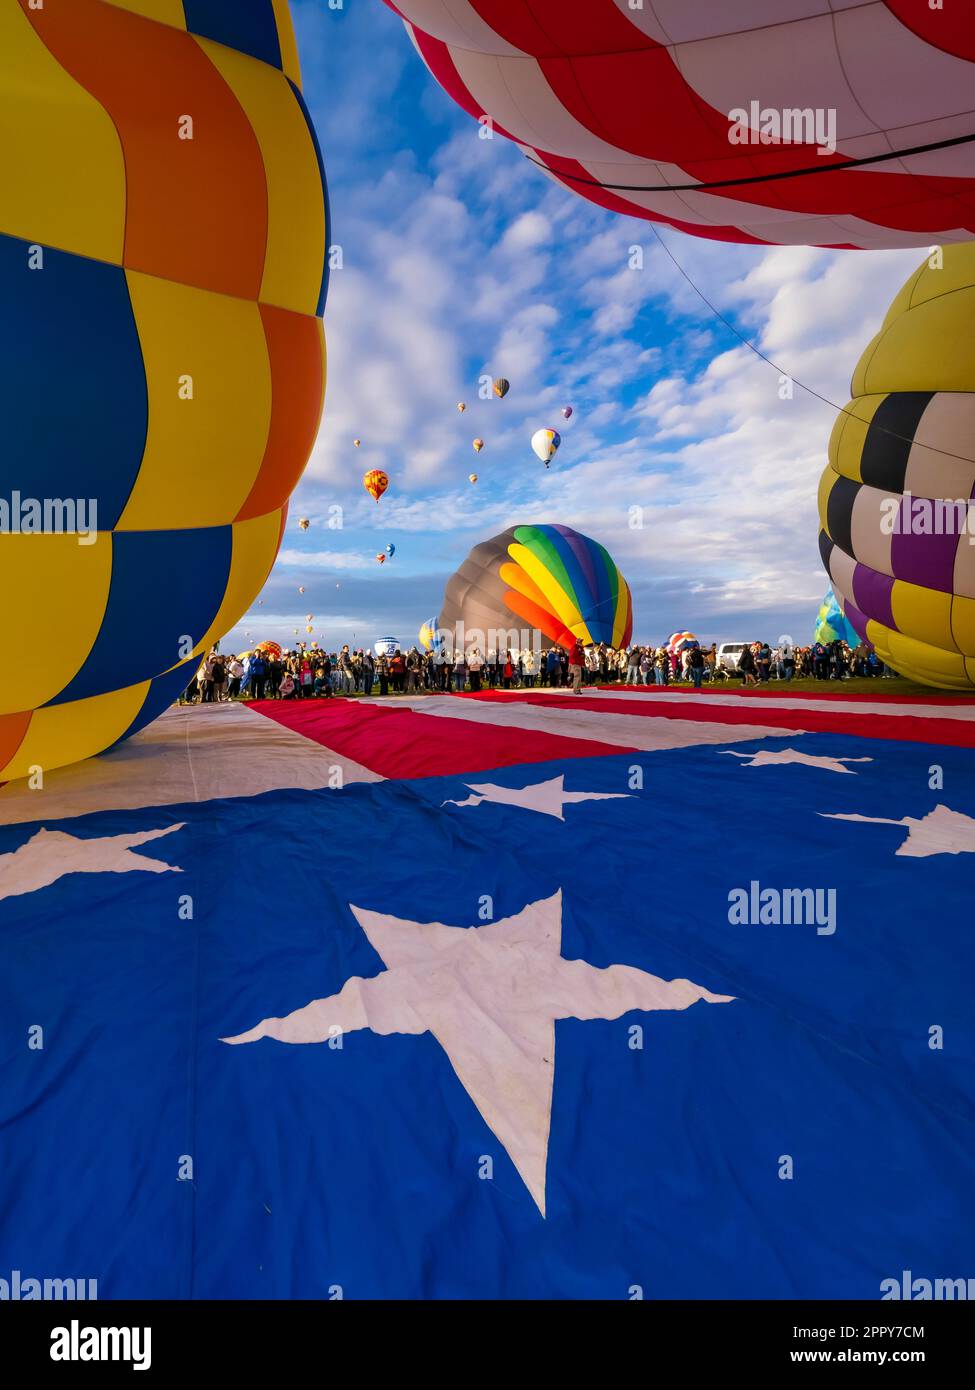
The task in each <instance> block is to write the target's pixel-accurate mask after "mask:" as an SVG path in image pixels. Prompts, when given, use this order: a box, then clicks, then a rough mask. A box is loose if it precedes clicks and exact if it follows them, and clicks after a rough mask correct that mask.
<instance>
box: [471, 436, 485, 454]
mask: <svg viewBox="0 0 975 1390" xmlns="http://www.w3.org/2000/svg"><path fill="white" fill-rule="evenodd" d="M483 448H484V440H483V439H475V440H474V444H473V449H474V452H475V454H479V453H480V452H481V450H482V449H483Z"/></svg>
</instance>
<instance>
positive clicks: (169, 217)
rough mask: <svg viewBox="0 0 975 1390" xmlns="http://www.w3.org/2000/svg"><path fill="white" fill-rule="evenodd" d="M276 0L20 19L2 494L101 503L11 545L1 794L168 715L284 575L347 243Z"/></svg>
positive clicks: (1, 58)
mask: <svg viewBox="0 0 975 1390" xmlns="http://www.w3.org/2000/svg"><path fill="white" fill-rule="evenodd" d="M259 9H260V13H261V17H262V22H261V23H259V24H252V23H247V24H242V23H240V22H239V20H238V15H237V11H236V8H235V7H230V6H225V5H220V6H215V5H209V4H207V5H202V6H201V5H189V4H187V5H185V6H184V5H179V4H175V5H173V4H166V5H158V4H153V5H146V4H131V3H130V4H126V5H119V4H105V3H100V2H99V0H71V3H70V4H46V5H44V6H36V7H29V6H27V5H18V4H11V3H7V4H4V5H3V6H2V7H0V10H2V17H0V141H2V145H3V149H4V159H3V193H2V198H0V303H2V305H3V320H4V340H5V343H6V344H7V345H8V350H7V351H6V352H5V354H4V360H3V368H2V371H0V418H2V420H3V447H2V449H0V497H4V498H11V497H17V496H19V497H21V498H25V499H29V498H65V499H68V498H83V499H85V504H84V506H83V507H82V508H80V509H79V511H78V512H77V513H76V515H75V517H74V519H73V522H72V518H71V517H70V516H67V517H61V518H60V519H59V521H58V523H57V529H55V526H54V525H53V524H52V522H51V521H50V520H48V522H47V524H46V527H45V523H44V521H43V520H42V519H38V518H36V517H31V516H30V515H28V516H26V517H21V516H17V517H12V518H10V521H11V523H12V524H10V525H6V526H4V528H3V534H0V592H2V593H4V594H10V593H16V595H17V602H16V604H6V605H5V608H4V641H5V643H6V644H7V645H8V648H9V649H10V650H16V651H20V652H23V651H28V650H32V649H35V648H36V645H37V641H38V633H43V634H44V659H43V660H40V661H32V662H28V663H26V665H25V664H24V663H23V662H13V663H7V665H6V668H5V669H4V670H3V671H2V672H0V781H9V780H12V779H15V778H19V777H22V776H24V775H25V774H26V773H27V772H28V770H29V769H30V768H32V767H35V766H39V767H42V768H44V769H45V770H48V769H51V768H55V767H58V766H61V765H63V764H66V763H72V762H76V761H78V760H79V759H82V758H86V757H88V756H90V755H92V754H95V753H99V752H101V751H102V750H104V749H105V748H107V747H109V746H110V745H112V744H114V743H115V742H117V741H118V740H119V739H121V738H124V737H126V736H127V735H129V734H132V733H134V732H135V731H136V730H137V729H140V728H142V727H143V726H144V725H146V724H147V723H149V722H150V720H152V719H153V718H155V716H156V715H157V714H159V713H160V712H161V711H162V710H163V709H164V708H165V707H166V706H167V705H168V704H170V703H171V702H172V700H173V699H174V698H175V697H176V695H177V694H178V693H179V692H180V691H181V690H182V689H183V688H184V687H185V686H186V684H187V683H188V681H189V679H190V677H191V676H192V674H193V672H194V670H195V669H196V667H197V665H198V664H199V658H200V655H201V654H203V653H205V652H206V651H208V650H209V648H210V647H211V646H212V645H213V643H214V642H215V641H217V640H218V639H219V638H220V637H221V636H222V635H223V634H224V633H226V632H227V631H228V630H229V629H230V628H232V627H233V626H234V624H235V623H236V622H237V621H238V620H239V618H240V616H241V614H242V613H244V612H245V611H246V610H247V608H248V607H249V606H250V604H251V602H252V601H253V599H254V597H255V595H256V594H257V593H258V591H259V590H260V588H261V586H262V585H263V583H264V581H265V579H266V578H267V575H268V572H269V570H270V569H271V566H272V564H273V563H274V558H275V555H276V553H277V549H278V544H279V540H280V536H281V530H282V527H283V525H284V521H285V516H286V509H287V501H288V497H289V495H290V493H291V492H292V490H293V488H294V486H295V484H296V483H297V481H298V479H299V477H300V475H301V472H302V470H303V468H304V466H305V463H306V462H307V459H308V455H309V453H310V451H311V447H312V444H313V443H314V440H315V436H316V433H317V430H318V424H319V418H320V414H321V406H322V396H323V387H324V371H325V365H324V338H323V332H322V324H321V315H322V312H323V308H324V300H325V286H326V247H327V245H328V235H327V227H326V200H325V193H324V185H323V173H322V164H321V156H320V153H319V150H318V144H317V141H316V138H315V135H314V132H313V130H312V128H311V126H310V124H309V122H308V118H307V114H306V111H305V108H304V105H303V103H302V100H301V97H300V95H299V88H298V84H299V82H300V74H299V72H298V68H297V59H296V51H295V40H294V34H293V32H292V28H291V21H290V18H289V15H288V9H287V6H286V5H285V4H275V5H273V6H272V5H263V4H262V5H261V6H260V7H259ZM184 10H185V15H184ZM162 16H164V17H165V20H166V22H162V18H161V17H162ZM194 20H197V23H198V25H199V29H198V32H194V31H193V25H194ZM187 112H192V113H194V115H195V118H196V127H195V138H194V139H193V140H185V139H178V138H177V133H178V131H177V122H178V121H180V120H182V121H185V120H186V115H185V114H184V113H187ZM25 131H29V132H30V138H29V139H28V138H27V137H26V136H25V134H24V132H25ZM14 345H16V346H15V348H14ZM81 511H84V512H86V513H87V514H88V523H87V525H86V521H85V519H84V517H82V516H81V514H80V512H81ZM66 520H67V523H68V525H70V526H71V531H70V532H69V531H68V530H67V529H66V527H65V521H66ZM85 529H90V540H91V543H90V544H88V543H85V544H79V543H78V535H77V534H76V532H77V531H79V530H85ZM31 530H33V531H34V532H35V534H29V535H28V534H24V532H26V531H31ZM187 638H189V645H187V641H186V639H187Z"/></svg>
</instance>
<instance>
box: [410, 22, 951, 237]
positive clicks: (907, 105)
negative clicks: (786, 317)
mask: <svg viewBox="0 0 975 1390" xmlns="http://www.w3.org/2000/svg"><path fill="white" fill-rule="evenodd" d="M387 4H389V5H390V6H391V8H393V9H394V10H396V12H397V13H398V14H399V15H400V16H401V17H402V18H403V19H404V21H405V22H406V24H407V28H408V30H409V32H410V34H411V37H412V39H413V41H414V43H415V44H416V46H417V48H418V49H419V52H420V54H421V56H422V58H423V60H424V62H425V63H426V65H427V67H428V68H429V69H430V71H431V72H432V73H433V76H434V77H435V78H436V79H437V81H438V82H439V83H440V84H441V86H443V87H444V88H445V89H446V90H447V91H448V92H449V93H450V95H451V96H452V97H453V98H454V100H455V101H456V102H458V104H459V105H460V106H461V107H463V109H464V110H465V111H467V112H468V114H470V115H471V116H473V117H474V118H475V119H477V120H480V121H482V122H483V118H484V117H485V116H488V117H490V119H491V123H492V128H493V129H494V130H497V131H498V132H499V133H500V134H502V135H504V136H506V137H507V138H508V139H511V140H514V141H515V142H516V143H517V144H518V145H520V146H521V149H522V150H523V152H524V153H525V154H526V155H527V156H528V158H529V159H531V160H533V161H534V162H535V163H537V164H539V165H540V166H541V168H542V169H545V170H547V171H548V172H549V174H550V175H551V176H552V177H553V178H554V179H556V180H557V181H560V182H561V183H563V184H564V185H565V186H566V187H567V188H570V189H573V190H574V191H575V192H576V193H578V194H580V195H581V196H583V197H585V198H589V199H591V200H592V201H593V202H595V203H598V204H599V206H600V207H604V208H610V209H612V210H613V211H616V212H622V213H627V214H630V215H632V216H636V217H644V218H647V219H649V220H651V221H659V222H664V223H667V224H669V225H670V226H672V227H677V228H679V229H680V230H681V231H685V232H692V233H694V234H695V235H698V236H704V237H709V238H712V239H716V240H720V241H741V242H769V243H773V244H782V245H788V246H793V245H803V244H805V245H816V246H839V247H850V246H856V247H865V248H875V247H896V246H927V245H929V244H931V243H932V242H938V243H942V244H943V243H946V242H953V241H962V240H967V239H969V238H970V237H971V236H972V235H973V232H975V202H973V194H975V149H973V146H972V144H971V143H970V138H971V134H972V130H971V120H970V114H969V113H970V110H971V93H972V89H973V84H975V22H973V20H972V18H971V16H970V13H969V11H970V7H969V6H962V5H957V6H955V7H952V8H953V9H954V18H953V19H952V20H949V19H948V9H949V7H948V6H945V5H940V4H939V5H931V4H925V3H924V0H872V3H853V0H788V3H786V0H726V3H724V4H717V3H715V0H653V3H651V2H650V0H647V3H645V4H639V5H637V4H626V3H624V0H615V3H614V0H599V3H598V4H597V3H596V0H593V3H592V4H591V5H588V6H587V5H584V4H583V3H582V2H581V0H578V3H573V0H520V3H518V4H502V3H501V2H500V0H490V2H489V0H451V3H450V4H449V5H448V4H444V3H443V0H387ZM590 10H594V11H597V12H598V19H596V18H595V17H593V18H592V20H591V22H590V21H588V20H587V19H586V18H585V17H584V11H585V12H588V11H590ZM817 122H818V129H817V128H816V127H817ZM834 137H835V138H834ZM952 141H956V142H957V143H954V144H952V143H950V142H952ZM942 142H944V143H943V144H942ZM932 145H935V146H937V147H938V148H937V149H936V152H935V151H933V150H932V149H931V147H932ZM858 161H859V163H858Z"/></svg>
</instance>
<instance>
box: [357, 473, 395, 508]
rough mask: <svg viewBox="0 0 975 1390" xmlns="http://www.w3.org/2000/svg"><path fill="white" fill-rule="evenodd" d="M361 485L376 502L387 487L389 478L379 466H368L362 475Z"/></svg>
mask: <svg viewBox="0 0 975 1390" xmlns="http://www.w3.org/2000/svg"><path fill="white" fill-rule="evenodd" d="M362 486H363V487H364V488H365V490H366V492H368V493H370V495H371V496H373V497H374V498H375V499H376V501H377V502H378V501H379V499H380V497H382V495H383V493H384V492H385V491H386V489H387V488H388V487H389V478H388V477H387V475H386V474H385V473H384V472H383V471H382V469H381V468H370V470H369V472H368V473H364V474H363V475H362Z"/></svg>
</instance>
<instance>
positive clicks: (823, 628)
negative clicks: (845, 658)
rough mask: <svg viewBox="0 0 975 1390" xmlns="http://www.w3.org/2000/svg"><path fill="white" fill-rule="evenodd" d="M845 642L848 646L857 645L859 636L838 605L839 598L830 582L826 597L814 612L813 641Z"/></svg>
mask: <svg viewBox="0 0 975 1390" xmlns="http://www.w3.org/2000/svg"><path fill="white" fill-rule="evenodd" d="M837 640H839V641H841V642H846V643H847V645H848V646H850V647H856V646H858V645H859V642H860V638H859V636H858V635H857V633H856V632H855V631H854V628H853V625H852V624H851V623H850V621H849V619H848V618H847V616H846V614H845V613H844V612H843V609H842V608H841V607H840V604H839V599H838V598H837V597H836V595H835V594H834V593H833V586H832V584H831V585H830V586H829V588H828V589H827V590H826V597H825V598H824V599H823V601H822V603H821V604H820V606H819V612H818V613H817V614H816V627H815V630H814V631H813V641H814V642H836V641H837Z"/></svg>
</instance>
